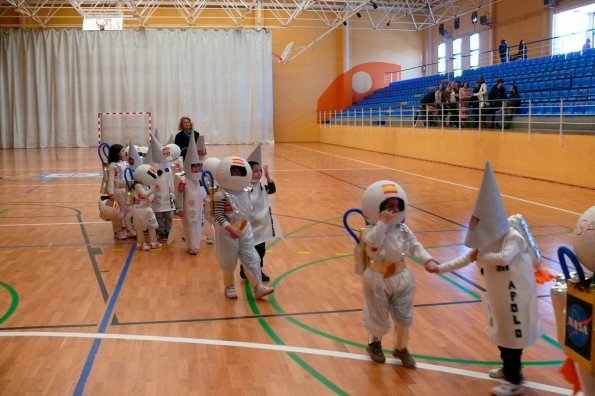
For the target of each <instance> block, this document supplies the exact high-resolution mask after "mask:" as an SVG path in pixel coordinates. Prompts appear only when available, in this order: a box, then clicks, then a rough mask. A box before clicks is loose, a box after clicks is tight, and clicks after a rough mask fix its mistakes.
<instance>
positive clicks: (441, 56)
mask: <svg viewBox="0 0 595 396" xmlns="http://www.w3.org/2000/svg"><path fill="white" fill-rule="evenodd" d="M438 73H439V74H440V73H446V43H442V44H438Z"/></svg>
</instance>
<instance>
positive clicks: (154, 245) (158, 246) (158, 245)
mask: <svg viewBox="0 0 595 396" xmlns="http://www.w3.org/2000/svg"><path fill="white" fill-rule="evenodd" d="M160 247H161V243H159V242H151V249H157V248H160Z"/></svg>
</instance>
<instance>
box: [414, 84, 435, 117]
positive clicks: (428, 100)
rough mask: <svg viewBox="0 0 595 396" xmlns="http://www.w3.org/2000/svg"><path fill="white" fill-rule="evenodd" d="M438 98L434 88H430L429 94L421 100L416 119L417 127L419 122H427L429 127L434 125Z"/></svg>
mask: <svg viewBox="0 0 595 396" xmlns="http://www.w3.org/2000/svg"><path fill="white" fill-rule="evenodd" d="M435 102H436V96H435V93H434V90H433V89H432V88H428V93H426V95H425V96H424V97H423V98H421V101H420V102H419V113H418V114H417V117H416V119H415V125H417V123H418V121H421V122H425V121H426V120H427V121H428V126H429V125H433V124H434V117H435V115H436V106H435Z"/></svg>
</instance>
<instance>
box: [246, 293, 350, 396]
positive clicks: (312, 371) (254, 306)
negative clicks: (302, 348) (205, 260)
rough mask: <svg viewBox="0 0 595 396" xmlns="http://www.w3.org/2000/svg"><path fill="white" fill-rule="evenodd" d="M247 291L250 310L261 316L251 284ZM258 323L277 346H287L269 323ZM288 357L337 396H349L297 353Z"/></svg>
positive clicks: (259, 321) (260, 320) (263, 320)
mask: <svg viewBox="0 0 595 396" xmlns="http://www.w3.org/2000/svg"><path fill="white" fill-rule="evenodd" d="M245 289H246V296H247V297H248V304H249V305H250V309H251V310H252V312H253V313H254V314H256V315H258V314H260V310H259V309H258V305H257V304H256V300H255V299H254V295H253V294H252V287H251V286H250V283H249V282H245ZM270 296H272V294H269V297H270ZM258 323H259V324H260V325H261V326H262V328H263V329H264V331H265V332H266V333H267V334H268V335H269V337H271V339H272V340H273V341H275V343H276V344H277V345H285V342H283V340H282V339H281V337H279V336H278V335H277V333H275V331H274V330H273V329H272V328H271V326H269V324H268V323H267V321H266V320H265V319H263V318H258ZM287 355H289V357H290V358H291V359H292V360H293V361H294V362H296V363H297V364H298V365H299V366H301V367H302V368H303V369H304V370H306V371H307V372H308V373H310V375H312V376H313V377H314V378H316V379H317V380H318V381H320V382H321V383H322V384H323V385H325V386H326V387H327V388H329V389H330V390H332V391H333V392H335V393H336V394H338V395H342V396H347V395H349V393H347V392H345V391H344V390H343V389H341V388H340V387H339V386H337V385H335V384H334V383H333V382H332V381H330V380H329V379H328V378H326V377H325V376H323V375H322V374H320V373H319V372H318V371H316V370H315V369H314V368H313V367H312V366H311V365H310V364H308V363H307V362H306V361H305V360H304V359H302V358H301V357H300V356H299V355H298V354H297V353H295V352H287Z"/></svg>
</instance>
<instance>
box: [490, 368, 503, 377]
mask: <svg viewBox="0 0 595 396" xmlns="http://www.w3.org/2000/svg"><path fill="white" fill-rule="evenodd" d="M488 375H489V376H490V378H504V367H502V366H500V367H496V368H493V369H491V370H490V371H488Z"/></svg>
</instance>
